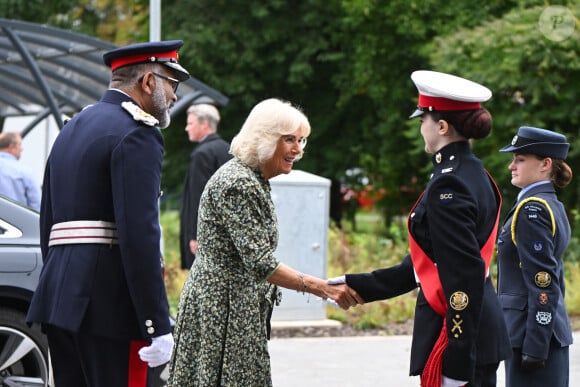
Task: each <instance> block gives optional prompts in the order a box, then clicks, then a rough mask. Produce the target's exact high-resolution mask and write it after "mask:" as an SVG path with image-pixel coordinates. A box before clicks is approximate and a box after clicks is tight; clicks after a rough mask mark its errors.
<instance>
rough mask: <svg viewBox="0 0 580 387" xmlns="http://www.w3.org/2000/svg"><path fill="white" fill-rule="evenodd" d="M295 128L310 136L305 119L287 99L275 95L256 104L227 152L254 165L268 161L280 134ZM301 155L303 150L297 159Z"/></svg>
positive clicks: (287, 132)
mask: <svg viewBox="0 0 580 387" xmlns="http://www.w3.org/2000/svg"><path fill="white" fill-rule="evenodd" d="M298 129H302V130H303V131H304V137H308V136H309V135H310V123H309V122H308V118H306V116H305V115H304V113H302V111H300V110H299V109H298V108H296V107H294V106H292V105H291V104H290V103H289V102H286V101H282V100H279V99H276V98H270V99H266V100H264V101H262V102H260V103H258V104H257V105H256V106H254V108H253V109H252V111H251V112H250V114H249V115H248V117H247V118H246V121H245V122H244V124H243V125H242V129H240V132H239V133H238V134H237V135H236V136H235V137H234V139H233V140H232V144H231V148H230V151H231V153H232V154H233V155H234V156H235V157H237V158H238V159H240V160H241V161H242V162H244V163H246V164H247V165H249V166H251V167H253V168H256V167H258V166H259V165H261V164H263V163H265V162H266V161H268V160H270V159H271V158H272V156H273V155H274V151H275V150H276V145H277V143H278V140H279V139H280V137H281V136H284V135H288V134H292V133H294V132H296V131H297V130H298ZM300 157H302V152H301V153H300V155H299V156H298V158H297V159H299V158H300Z"/></svg>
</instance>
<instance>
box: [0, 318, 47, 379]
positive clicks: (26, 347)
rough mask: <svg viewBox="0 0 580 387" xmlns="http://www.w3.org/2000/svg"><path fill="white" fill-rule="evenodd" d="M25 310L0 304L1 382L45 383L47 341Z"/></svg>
mask: <svg viewBox="0 0 580 387" xmlns="http://www.w3.org/2000/svg"><path fill="white" fill-rule="evenodd" d="M25 321H26V316H25V314H24V313H22V312H20V311H17V310H14V309H9V308H3V307H0V386H21V387H39V386H44V387H46V386H48V361H47V359H48V343H47V341H46V337H45V336H44V335H43V334H42V332H41V331H40V329H39V328H38V327H37V326H32V327H29V326H28V325H27V324H26V322H25Z"/></svg>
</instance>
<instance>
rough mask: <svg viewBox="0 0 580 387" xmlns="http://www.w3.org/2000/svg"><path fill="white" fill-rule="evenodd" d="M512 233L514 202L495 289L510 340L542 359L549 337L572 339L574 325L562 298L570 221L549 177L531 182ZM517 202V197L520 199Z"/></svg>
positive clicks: (500, 242)
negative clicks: (553, 229)
mask: <svg viewBox="0 0 580 387" xmlns="http://www.w3.org/2000/svg"><path fill="white" fill-rule="evenodd" d="M532 196H533V197H537V198H540V199H542V200H544V201H545V202H547V203H548V205H549V207H550V208H551V210H552V213H553V215H554V220H555V223H556V224H555V225H556V233H555V235H552V225H553V223H552V220H551V217H550V213H549V211H548V208H547V207H546V206H545V204H544V203H541V202H540V201H535V200H534V201H528V202H527V203H525V204H524V205H523V206H522V207H521V209H520V211H519V212H518V216H517V220H516V227H515V237H516V243H517V247H516V245H515V244H514V243H513V241H512V232H511V228H512V222H513V216H514V210H515V208H516V205H514V207H513V208H512V210H511V211H510V212H509V214H508V216H507V220H506V222H505V224H504V225H503V227H502V229H501V233H500V235H499V239H498V246H497V249H498V293H499V298H500V302H501V305H502V307H503V310H504V313H505V319H506V323H507V326H508V330H509V335H510V340H511V345H512V347H513V348H520V349H521V350H522V352H523V353H525V354H527V355H530V356H534V357H537V358H540V359H546V358H547V357H548V351H549V348H550V342H551V341H552V338H554V339H555V341H556V342H557V343H558V344H559V345H560V346H562V347H563V346H568V345H570V344H572V330H571V328H570V321H569V320H568V314H567V313H566V306H565V304H564V293H565V284H564V263H563V259H562V257H563V255H564V251H565V250H566V248H567V246H568V243H569V242H570V224H569V223H568V218H567V216H566V212H565V210H564V206H563V205H562V203H560V202H559V201H558V199H557V197H556V192H555V189H554V186H553V185H552V183H550V182H547V183H546V184H541V185H539V186H536V187H533V188H531V189H530V190H529V191H528V192H526V193H525V194H524V195H523V197H522V198H520V199H519V202H521V201H523V200H526V199H527V198H529V197H532ZM519 202H518V203H519Z"/></svg>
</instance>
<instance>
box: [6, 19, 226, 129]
mask: <svg viewBox="0 0 580 387" xmlns="http://www.w3.org/2000/svg"><path fill="white" fill-rule="evenodd" d="M116 47H117V46H115V45H113V44H111V43H107V42H104V41H101V40H98V39H95V38H91V37H89V36H86V35H81V34H77V33H73V32H70V31H65V30H61V29H57V28H53V27H48V26H43V25H38V24H33V23H27V22H22V21H15V20H7V19H1V18H0V120H3V119H4V118H5V117H9V116H22V115H33V116H36V119H35V121H34V122H40V121H42V120H43V119H45V118H46V117H48V116H49V115H52V116H53V117H54V119H55V121H56V123H57V125H58V126H59V127H62V116H63V114H66V115H72V114H74V113H76V112H78V111H80V110H81V109H82V108H83V107H85V106H87V105H90V104H92V103H95V102H96V101H98V100H99V99H100V98H101V95H102V94H103V92H104V91H105V90H106V89H107V86H108V83H109V80H110V76H111V71H110V69H109V67H107V66H106V65H105V64H104V63H103V54H104V53H105V52H106V51H108V50H111V49H113V48H116ZM177 96H178V101H177V103H176V104H175V106H174V107H173V108H172V109H171V115H172V116H175V115H177V114H179V113H180V112H182V111H184V110H185V109H186V108H187V107H188V106H189V105H190V104H191V103H194V102H202V101H203V102H209V103H214V104H216V105H218V106H219V105H221V106H223V105H226V104H227V103H228V98H227V97H226V96H224V95H223V94H221V93H220V92H219V91H217V90H215V89H213V88H211V87H209V86H207V85H206V84H204V83H203V82H201V81H199V80H197V79H195V78H193V77H192V78H190V79H189V80H187V81H186V82H183V83H181V85H180V86H179V89H178V91H177ZM31 125H33V124H31ZM30 129H32V126H30V125H29V128H27V130H30ZM27 130H24V131H23V135H24V134H26V131H27Z"/></svg>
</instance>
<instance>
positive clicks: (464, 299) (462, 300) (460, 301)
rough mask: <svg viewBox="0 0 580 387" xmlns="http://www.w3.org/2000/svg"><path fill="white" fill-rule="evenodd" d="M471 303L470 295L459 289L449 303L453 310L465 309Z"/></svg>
mask: <svg viewBox="0 0 580 387" xmlns="http://www.w3.org/2000/svg"><path fill="white" fill-rule="evenodd" d="M468 304H469V297H468V296H467V294H466V293H465V292H462V291H457V292H455V293H453V294H452V295H451V297H450V298H449V305H451V308H452V309H453V310H463V309H465V308H467V305H468Z"/></svg>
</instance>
